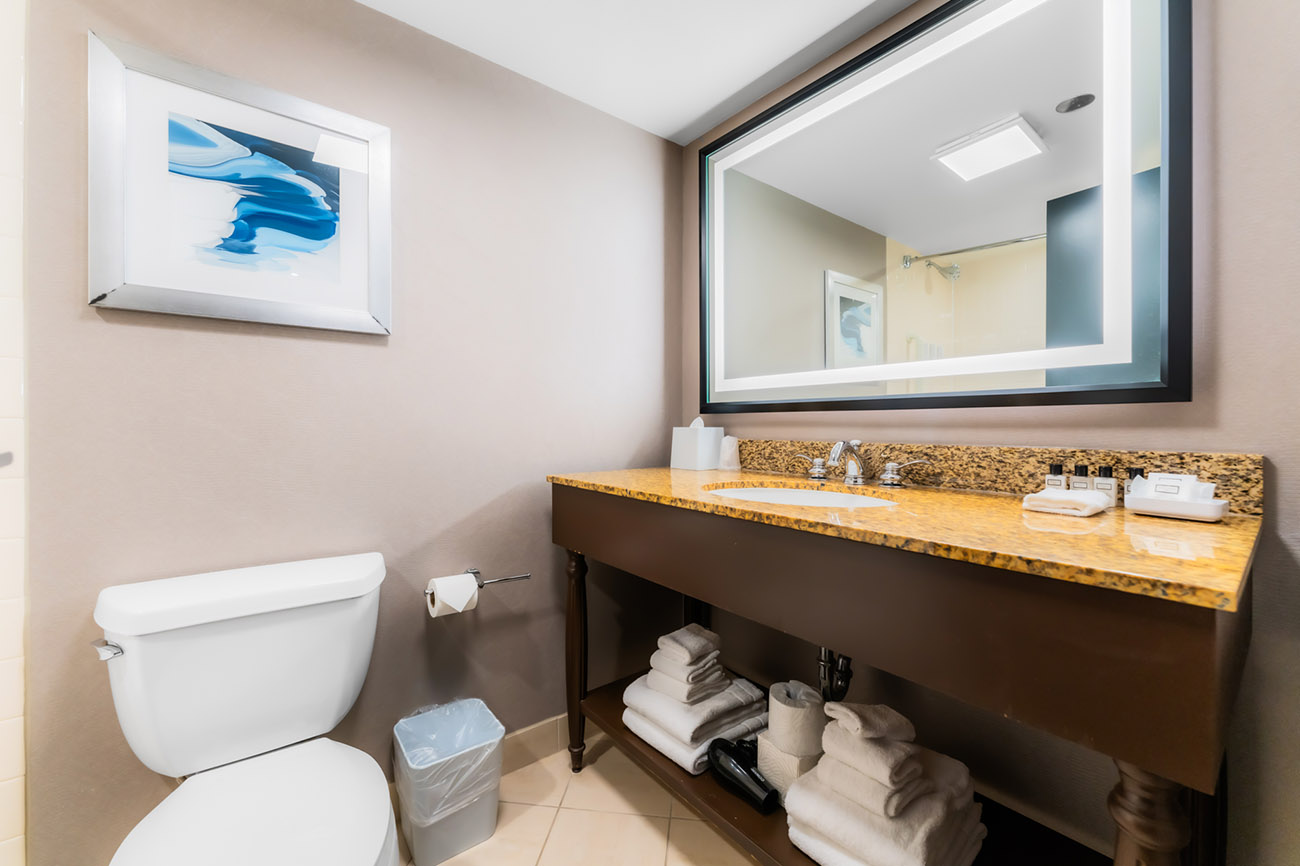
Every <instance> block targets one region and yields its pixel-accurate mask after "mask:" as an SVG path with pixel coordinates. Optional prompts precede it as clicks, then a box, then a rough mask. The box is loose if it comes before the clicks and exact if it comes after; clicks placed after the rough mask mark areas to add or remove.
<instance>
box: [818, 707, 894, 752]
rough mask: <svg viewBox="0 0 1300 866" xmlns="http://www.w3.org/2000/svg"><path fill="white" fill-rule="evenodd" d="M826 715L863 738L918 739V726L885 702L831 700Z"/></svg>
mask: <svg viewBox="0 0 1300 866" xmlns="http://www.w3.org/2000/svg"><path fill="white" fill-rule="evenodd" d="M826 715H827V716H829V717H830V718H832V719H835V720H836V721H837V722H839V723H840V727H842V728H844V730H846V731H848V732H849V733H850V734H853V735H855V736H858V737H862V738H863V739H875V738H881V737H883V738H887V739H890V740H906V741H907V742H911V741H912V740H915V739H916V728H914V727H913V726H912V723H911V722H910V721H909V720H908V719H907V717H906V716H904V715H903V714H902V713H900V712H899V711H898V710H896V709H894V708H893V707H887V706H885V705H884V704H846V703H844V702H843V701H831V702H830V703H828V704H827V705H826Z"/></svg>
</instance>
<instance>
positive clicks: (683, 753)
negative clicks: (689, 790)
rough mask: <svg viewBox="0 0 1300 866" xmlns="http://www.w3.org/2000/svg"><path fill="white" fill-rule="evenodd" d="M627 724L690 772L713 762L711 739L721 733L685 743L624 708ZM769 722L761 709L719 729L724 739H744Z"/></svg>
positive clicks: (697, 770)
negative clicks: (754, 714) (759, 712)
mask: <svg viewBox="0 0 1300 866" xmlns="http://www.w3.org/2000/svg"><path fill="white" fill-rule="evenodd" d="M623 724H625V725H627V729H628V730H629V731H631V732H632V733H634V734H636V735H637V736H638V737H640V738H641V739H643V740H645V741H646V742H647V743H649V744H650V745H651V746H653V747H654V748H655V749H656V750H658V751H659V752H660V753H662V754H663V755H666V756H667V757H668V759H669V760H671V761H672V762H673V763H674V764H676V765H677V766H679V767H681V768H682V769H683V770H685V771H686V772H688V773H693V774H694V775H697V776H698V775H699V774H700V773H703V772H704V771H705V770H706V769H707V768H708V766H709V743H711V742H713V741H714V740H715V739H717V737H709V738H708V739H706V740H704V741H703V742H700V743H697V744H695V745H691V744H690V743H683V742H681V741H680V740H677V739H675V738H674V737H672V736H671V735H669V734H668V733H667V732H666V731H665V730H664V729H663V728H661V727H659V726H658V725H656V724H655V723H654V722H652V721H650V720H649V719H647V718H646V717H645V716H643V715H641V714H640V713H638V712H637V711H636V710H632V709H624V710H623ZM766 724H767V714H766V713H761V714H759V715H757V716H750V717H748V718H744V719H741V720H740V721H739V722H736V723H735V724H734V725H732V726H731V727H729V728H727V729H726V730H723V731H719V732H718V737H721V738H722V739H724V740H733V741H734V740H743V739H744V738H745V737H748V736H749V735H750V734H753V733H754V732H756V731H761V730H762V729H763V727H764V726H765V725H766Z"/></svg>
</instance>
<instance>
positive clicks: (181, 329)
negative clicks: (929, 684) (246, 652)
mask: <svg viewBox="0 0 1300 866" xmlns="http://www.w3.org/2000/svg"><path fill="white" fill-rule="evenodd" d="M88 28H93V29H94V30H96V31H97V32H100V33H103V34H104V35H107V36H112V37H118V38H121V39H124V40H127V41H130V42H134V43H136V44H140V45H144V46H147V47H149V48H151V49H153V50H155V51H158V52H162V53H166V54H171V55H174V56H177V57H180V58H182V59H184V60H187V61H189V62H192V63H195V64H198V65H201V66H205V67H208V68H212V69H215V70H218V71H221V72H225V73H228V74H231V75H234V76H237V77H239V78H242V79H245V80H248V81H253V82H257V83H260V84H264V85H269V86H272V87H275V88H277V89H280V90H283V91H286V92H288V93H292V94H296V95H298V96H301V97H304V98H307V99H310V100H313V101H316V102H320V103H323V104H326V105H329V106H332V107H334V108H337V109H340V110H343V111H346V112H350V113H353V114H357V115H360V116H363V117H366V118H368V119H371V120H374V121H378V122H380V123H384V124H386V125H388V126H390V127H391V128H392V132H393V176H394V184H393V222H394V226H395V234H394V239H393V271H394V293H393V308H394V335H393V336H392V337H391V338H388V339H380V338H374V337H366V336H361V335H343V334H333V333H326V332H322V331H310V330H291V329H284V328H275V327H269V326H260V325H251V324H236V323H225V322H217V321H204V320H199V319H186V318H180V317H171V316H160V315H149V314H139V313H135V314H133V313H128V312H112V311H97V310H93V309H89V308H88V307H87V306H86V289H85V285H86V257H85V252H84V251H85V248H86V237H85V219H84V213H85V183H86V177H85V169H84V166H85V163H86V143H85V124H86V112H85V86H86V85H85V53H86V48H85V43H86V30H87V29H88ZM3 29H4V28H3V27H0V30H3ZM6 32H7V31H6ZM29 36H30V45H31V48H32V50H31V54H30V62H29V67H28V69H29V74H30V85H29V94H30V100H31V104H32V106H33V111H32V112H31V117H30V121H29V123H30V125H29V130H28V138H27V140H28V144H29V153H30V154H31V157H32V158H31V159H30V161H29V165H28V169H29V172H28V185H27V189H28V191H29V198H28V211H27V226H28V238H29V243H28V276H29V285H30V286H31V290H30V293H29V302H28V317H29V335H30V338H29V348H30V402H29V408H30V416H29V417H30V423H31V434H32V435H31V442H32V448H31V454H30V479H31V490H30V505H31V512H30V513H31V529H32V532H31V536H30V545H31V558H30V573H31V597H30V602H31V618H30V626H31V634H32V642H31V653H30V657H29V663H30V668H29V684H30V701H29V705H28V713H29V716H28V719H29V731H30V733H31V736H30V742H29V751H28V759H29V762H28V766H29V769H30V775H29V783H30V787H29V793H30V810H29V814H30V818H31V821H30V826H29V834H28V851H29V855H30V858H31V859H30V862H31V864H33V866H67V864H85V866H95V864H104V863H107V862H108V860H109V858H110V856H111V855H112V852H113V850H114V848H115V847H116V845H117V844H118V843H119V841H120V840H121V839H122V837H123V836H124V835H125V834H126V832H127V831H128V830H129V829H130V828H131V827H132V826H133V825H134V824H135V822H137V821H138V820H139V819H140V818H141V817H142V816H143V815H144V814H145V813H146V812H147V811H148V810H149V809H150V808H151V807H152V806H153V805H154V804H155V803H156V802H157V801H158V800H159V799H160V798H161V797H162V796H164V795H165V794H166V793H167V792H168V790H169V789H170V785H169V784H168V782H167V780H164V779H161V778H159V777H158V776H155V775H154V774H153V773H151V772H149V771H148V770H146V769H145V768H144V767H143V766H141V765H140V764H139V763H138V762H137V761H136V760H135V758H134V756H133V755H132V754H131V753H130V751H129V750H128V749H127V746H126V744H125V742H124V741H123V739H122V736H121V733H120V731H119V729H118V726H117V723H116V721H115V718H114V715H113V710H112V707H111V703H110V697H109V690H108V679H107V676H106V674H105V671H104V669H103V667H102V665H100V664H99V663H98V662H97V661H96V660H95V656H94V653H93V652H92V651H91V650H90V648H89V647H88V646H87V643H88V642H89V641H90V640H92V639H93V638H95V637H97V636H98V633H97V631H96V629H95V626H94V624H93V622H92V620H91V611H92V609H93V606H94V603H95V597H96V594H97V593H98V591H99V589H100V588H101V587H104V586H107V585H110V584H114V583H120V582H124V581H136V580H143V579H147V578H157V577H166V576H170V575H175V574H184V573H189V572H194V571H202V570H206V569H213V568H226V567H235V566H243V565H254V564H258V563H264V562H273V561H278V560H286V559H297V558H302V557H310V556H322V555H329V554H339V553H347V552H353V551H362V550H379V551H381V552H383V553H384V555H385V557H386V558H387V561H388V566H389V572H388V579H387V582H386V583H385V585H384V590H383V600H382V605H381V614H380V617H381V618H380V626H379V635H378V639H377V643H376V647H375V655H374V661H373V663H372V666H371V672H370V677H369V679H368V681H367V684H366V687H365V689H364V690H363V692H362V694H361V698H360V701H359V703H358V705H357V707H356V708H355V710H354V711H353V712H352V714H351V715H350V716H349V718H348V719H347V720H346V721H345V722H344V723H343V724H342V725H341V726H340V728H339V729H338V731H337V733H336V737H337V738H338V739H341V740H343V741H345V742H348V743H352V744H355V745H358V746H361V747H363V748H365V749H367V750H369V751H370V752H371V753H372V754H374V755H375V756H376V757H377V758H378V759H379V760H380V762H381V763H382V764H384V765H385V766H386V765H387V764H388V751H389V742H390V733H389V732H390V730H391V726H392V724H393V722H394V721H395V720H396V719H397V718H398V717H399V716H400V715H401V714H402V713H404V712H406V711H407V710H409V709H412V708H414V707H416V706H418V705H420V704H421V703H423V702H428V701H431V700H436V699H438V700H440V699H448V698H452V697H455V696H457V695H475V696H478V697H481V698H483V699H484V700H486V701H487V702H488V704H489V705H490V706H491V707H492V708H493V710H495V711H496V713H497V715H498V716H499V717H500V718H501V720H502V721H503V722H504V723H505V725H506V727H507V728H508V729H514V728H518V727H520V726H523V725H525V724H528V723H531V722H535V721H537V720H538V719H541V718H544V717H547V716H551V715H554V714H556V713H559V712H561V711H562V710H563V707H564V701H563V664H562V658H563V638H562V622H563V615H562V600H563V584H562V581H563V577H562V571H561V568H560V566H561V561H560V552H559V551H558V550H557V549H556V548H554V546H553V545H552V544H551V542H550V524H549V502H550V500H549V491H548V488H547V485H546V483H545V480H544V479H545V475H546V473H547V472H553V471H574V470H583V469H597V468H608V467H611V466H640V465H652V464H656V463H663V462H664V461H665V460H666V458H667V447H666V445H667V435H666V433H667V427H668V421H669V416H670V415H671V416H675V415H676V407H677V406H678V405H679V397H678V394H677V388H678V384H677V383H678V379H679V376H680V346H679V344H678V339H677V330H676V322H677V321H678V317H679V315H680V312H679V309H678V303H679V300H678V298H679V287H678V283H677V281H678V279H679V276H678V275H679V270H680V265H679V261H678V259H677V250H678V236H677V232H678V225H677V223H678V214H679V212H680V194H681V193H680V189H681V180H680V176H679V174H678V170H679V169H678V165H679V162H680V148H678V147H677V146H675V145H671V144H668V143H666V142H664V141H663V140H661V139H659V138H656V137H654V136H652V135H649V134H647V133H645V132H642V131H640V130H637V129H635V128H633V127H631V126H629V125H627V124H625V123H622V122H620V121H617V120H614V119H613V118H610V117H608V116H606V115H603V114H601V113H599V112H597V111H595V110H593V109H591V108H588V107H586V106H583V105H581V104H579V103H576V102H574V101H573V100H570V99H568V98H566V97H563V96H561V95H559V94H557V93H555V92H553V91H550V90H548V89H546V88H544V87H542V86H540V85H538V84H536V83H534V82H531V81H528V80H526V79H523V78H521V77H519V76H517V75H515V74H513V73H510V72H508V71H506V70H505V69H502V68H500V67H497V66H494V65H492V64H489V63H487V62H486V61H483V60H481V59H479V58H477V57H474V56H472V55H469V54H467V53H465V52H463V51H461V50H459V49H456V48H454V47H452V46H450V45H447V44H445V43H442V42H439V41H438V40H435V39H432V38H430V37H428V36H426V35H424V34H421V33H418V32H417V31H414V30H411V29H409V28H406V27H404V26H403V25H400V24H398V23H397V22H395V21H393V20H391V19H389V18H386V17H384V16H382V15H380V14H378V13H375V12H373V11H371V10H369V9H367V8H365V7H362V6H360V5H359V4H355V3H352V2H350V0H320V2H308V0H226V2H221V3H214V2H206V0H44V2H41V3H36V4H33V6H32V9H31V18H30V34H29ZM5 38H8V37H7V36H6V37H5ZM666 322H672V323H673V327H672V328H668V329H666V327H665V323H666ZM666 333H667V337H666V336H665V334H666ZM6 483H7V482H6ZM471 564H472V565H477V566H478V567H479V568H481V569H482V570H483V571H484V573H485V574H486V575H488V576H491V575H494V574H498V575H499V574H506V573H514V572H516V571H521V570H531V571H532V572H533V574H534V579H533V580H532V581H531V582H530V583H516V584H510V585H508V586H505V587H501V588H499V589H497V590H494V591H492V592H490V593H488V594H487V596H486V597H485V598H484V599H483V600H482V603H481V604H480V605H479V608H478V610H476V611H474V612H473V613H471V614H467V615H464V616H462V617H456V618H451V619H447V620H440V621H437V622H433V621H430V620H429V619H428V618H427V617H426V616H425V615H424V613H423V608H422V596H421V594H420V593H421V590H422V588H423V584H424V581H425V580H426V579H427V578H428V577H430V576H432V575H434V574H440V573H447V572H452V571H457V570H459V569H461V568H463V567H465V566H467V565H471ZM593 582H594V584H595V585H594V589H593V602H594V603H595V604H596V605H597V606H598V608H599V609H600V610H601V617H600V622H601V626H600V627H599V629H594V630H593V635H592V638H593V643H594V645H595V646H597V647H600V648H602V649H603V650H604V652H603V653H602V655H601V656H600V657H599V658H597V659H595V660H594V661H593V671H592V676H593V677H605V676H609V675H612V671H613V670H614V669H615V668H620V667H621V668H626V667H627V666H628V665H630V664H633V663H634V662H633V659H635V658H636V657H637V656H639V657H640V659H644V657H645V654H646V653H648V651H649V649H648V647H649V646H652V645H653V642H652V641H651V642H650V643H646V640H645V639H646V638H648V637H650V634H648V633H650V632H654V630H655V629H657V628H658V627H659V626H660V625H661V623H659V622H656V621H655V619H654V618H653V617H652V616H649V617H648V616H646V615H645V614H646V611H647V610H649V611H650V612H653V611H654V610H656V609H658V610H666V611H672V610H673V609H674V608H673V607H672V604H671V601H672V600H671V599H665V598H664V597H663V596H662V594H661V595H654V594H649V593H643V594H642V595H640V596H637V597H635V598H632V597H630V596H629V595H628V593H627V592H626V591H625V587H624V588H619V586H620V585H619V582H618V581H616V580H614V578H613V577H611V576H610V575H608V574H607V573H600V572H597V573H595V574H594V575H593ZM611 594H613V595H614V596H617V597H611ZM661 602H662V603H661ZM647 606H648V607H647ZM675 609H676V610H678V611H679V610H680V608H679V607H678V608H675ZM616 629H621V630H622V632H623V634H622V635H620V634H619V633H617V632H616V631H615V630H616ZM642 632H646V633H647V634H642ZM629 636H630V637H629ZM620 637H622V638H623V640H622V642H620ZM638 637H639V638H640V641H639V642H638V640H637V638H638ZM629 641H630V645H633V646H634V650H635V651H633V650H628V651H627V652H626V653H624V651H623V649H621V647H623V646H627V645H629ZM640 659H637V660H638V661H639V660H640Z"/></svg>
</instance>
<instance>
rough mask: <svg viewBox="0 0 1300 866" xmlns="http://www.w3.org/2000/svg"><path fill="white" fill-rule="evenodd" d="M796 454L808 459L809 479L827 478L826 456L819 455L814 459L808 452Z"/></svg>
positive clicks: (821, 479)
mask: <svg viewBox="0 0 1300 866" xmlns="http://www.w3.org/2000/svg"><path fill="white" fill-rule="evenodd" d="M794 456H795V457H799V458H801V459H803V460H807V461H808V480H809V481H825V480H826V458H825V457H818V458H816V459H814V458H812V457H809V456H808V455H807V454H796V455H794Z"/></svg>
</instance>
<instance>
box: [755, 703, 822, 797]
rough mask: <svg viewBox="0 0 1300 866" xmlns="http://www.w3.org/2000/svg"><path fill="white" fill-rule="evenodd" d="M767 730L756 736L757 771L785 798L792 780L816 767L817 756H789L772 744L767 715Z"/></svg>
mask: <svg viewBox="0 0 1300 866" xmlns="http://www.w3.org/2000/svg"><path fill="white" fill-rule="evenodd" d="M767 724H768V728H767V730H766V731H763V733H761V734H759V735H758V771H759V772H760V773H762V774H763V775H764V776H766V777H767V780H768V781H769V782H771V783H772V787H773V788H776V790H777V791H778V792H779V793H780V794H781V797H782V799H784V798H785V792H786V791H788V790H790V786H791V785H793V784H794V780H795V779H797V778H799V777H800V776H802V775H803V774H804V773H807V772H810V771H811V770H812V768H813V767H815V766H817V759H818V757H819V756H818V755H791V754H789V753H788V752H783V751H782V750H781V749H779V748H777V747H776V746H775V745H774V744H773V742H772V715H771V713H770V712H769V713H768V719H767Z"/></svg>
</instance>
